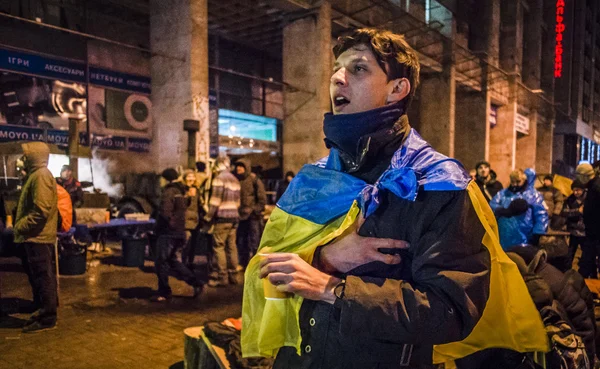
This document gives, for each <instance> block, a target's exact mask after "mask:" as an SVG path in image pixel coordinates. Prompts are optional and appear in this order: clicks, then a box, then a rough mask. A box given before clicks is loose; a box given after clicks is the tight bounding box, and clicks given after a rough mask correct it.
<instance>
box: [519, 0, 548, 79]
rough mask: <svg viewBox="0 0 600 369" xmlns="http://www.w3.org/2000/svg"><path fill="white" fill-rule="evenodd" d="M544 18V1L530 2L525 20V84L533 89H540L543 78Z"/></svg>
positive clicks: (531, 0)
mask: <svg viewBox="0 0 600 369" xmlns="http://www.w3.org/2000/svg"><path fill="white" fill-rule="evenodd" d="M543 16H544V12H543V0H529V12H528V13H527V14H526V15H525V16H524V19H523V23H524V25H523V28H524V33H523V34H524V41H523V42H524V45H523V46H524V47H523V83H525V85H526V86H527V87H529V88H531V89H538V88H540V82H541V78H542V75H541V72H542V71H541V67H540V66H541V63H542V25H543V24H542V23H543Z"/></svg>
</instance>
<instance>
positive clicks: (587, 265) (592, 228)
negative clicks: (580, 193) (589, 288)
mask: <svg viewBox="0 0 600 369" xmlns="http://www.w3.org/2000/svg"><path fill="white" fill-rule="evenodd" d="M576 177H577V180H579V181H580V182H581V183H582V184H583V185H584V186H585V187H586V189H587V194H586V197H585V201H584V203H583V223H584V224H585V238H586V240H585V242H584V244H583V245H582V247H581V251H582V252H581V260H580V261H579V272H580V273H581V275H582V276H583V277H584V278H598V264H597V258H598V256H600V177H598V176H597V175H596V172H595V171H594V168H593V167H592V166H591V165H590V164H589V163H582V164H579V165H578V166H577V169H576Z"/></svg>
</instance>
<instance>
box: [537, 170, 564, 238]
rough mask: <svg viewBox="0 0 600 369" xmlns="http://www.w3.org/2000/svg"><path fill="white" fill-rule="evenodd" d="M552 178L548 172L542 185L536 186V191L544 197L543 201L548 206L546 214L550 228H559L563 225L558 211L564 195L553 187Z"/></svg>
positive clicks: (561, 206)
mask: <svg viewBox="0 0 600 369" xmlns="http://www.w3.org/2000/svg"><path fill="white" fill-rule="evenodd" d="M552 179H553V177H552V175H550V174H548V175H546V176H544V185H543V186H542V187H540V188H538V191H539V192H540V193H541V194H542V196H543V197H544V202H545V203H546V207H547V208H548V216H549V217H550V228H552V229H556V230H560V229H561V228H562V226H563V225H564V222H563V219H562V216H561V215H560V213H561V212H562V209H563V203H564V201H565V197H564V196H563V194H562V193H561V192H560V191H559V190H558V189H557V188H556V187H554V185H553V183H552Z"/></svg>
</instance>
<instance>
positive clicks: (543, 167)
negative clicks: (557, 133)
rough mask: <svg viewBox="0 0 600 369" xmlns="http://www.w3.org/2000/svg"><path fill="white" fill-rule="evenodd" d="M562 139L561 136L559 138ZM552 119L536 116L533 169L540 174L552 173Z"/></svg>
mask: <svg viewBox="0 0 600 369" xmlns="http://www.w3.org/2000/svg"><path fill="white" fill-rule="evenodd" d="M561 137H562V136H561ZM553 139H554V117H552V118H550V119H544V118H543V117H542V116H538V122H537V155H536V160H535V169H536V170H537V171H538V172H540V173H550V172H552V162H553V160H554V159H553V158H552V154H553V153H552V149H553V147H554V142H553Z"/></svg>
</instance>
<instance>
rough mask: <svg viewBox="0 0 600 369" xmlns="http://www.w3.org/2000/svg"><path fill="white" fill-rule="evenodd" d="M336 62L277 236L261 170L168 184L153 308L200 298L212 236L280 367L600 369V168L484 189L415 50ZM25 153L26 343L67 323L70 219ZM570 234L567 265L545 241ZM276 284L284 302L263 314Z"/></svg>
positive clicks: (380, 38) (260, 350)
mask: <svg viewBox="0 0 600 369" xmlns="http://www.w3.org/2000/svg"><path fill="white" fill-rule="evenodd" d="M333 52H334V55H335V64H334V72H333V75H332V77H331V81H330V82H331V83H330V95H331V103H332V110H333V111H332V112H331V113H328V114H326V115H325V117H324V122H323V131H324V132H323V133H324V134H325V144H326V146H327V147H328V148H329V149H330V152H329V155H328V156H327V157H326V158H324V159H322V160H320V161H318V162H317V163H315V164H314V165H306V166H304V167H303V168H302V170H301V171H300V172H299V173H298V175H297V176H295V177H294V175H293V173H288V174H289V175H288V174H286V179H285V180H284V181H283V182H281V185H280V186H279V189H280V191H277V197H278V206H277V207H276V208H275V209H274V210H273V213H272V214H271V217H270V221H269V222H268V223H267V224H266V226H264V224H263V211H264V209H265V204H266V194H265V189H264V184H263V183H262V181H261V180H260V178H258V177H257V176H256V174H254V173H252V170H251V166H250V163H249V162H248V161H247V160H239V161H237V162H235V163H233V165H232V164H231V163H230V160H229V159H228V158H227V157H225V156H220V157H219V158H218V159H217V160H216V162H215V164H214V166H213V167H212V168H210V171H209V172H206V171H205V169H206V167H205V165H204V164H203V163H198V164H197V168H196V170H193V171H192V170H189V171H184V172H182V173H179V172H178V171H177V170H175V169H173V168H169V169H166V170H164V171H163V172H162V178H163V179H164V187H163V191H162V196H161V201H160V207H159V211H158V216H157V224H156V235H157V248H158V252H157V259H156V273H157V276H158V285H159V288H158V292H157V294H156V296H154V297H153V299H152V300H153V301H156V302H164V301H167V300H169V299H170V298H171V289H170V287H169V275H170V274H171V273H173V274H177V275H179V276H180V277H181V279H183V280H184V281H186V282H187V283H188V284H189V285H190V286H191V287H193V290H194V295H195V296H198V295H199V294H200V293H201V292H202V290H203V287H204V281H201V280H199V279H198V277H197V276H196V275H195V274H194V273H193V272H192V271H191V270H190V268H189V266H188V265H186V260H189V258H190V254H191V253H192V254H193V250H194V248H195V246H194V245H195V244H196V240H198V237H202V235H209V236H207V237H206V239H210V245H211V247H210V257H209V265H210V279H209V281H208V284H209V285H210V286H214V287H220V286H227V285H230V284H237V283H239V275H238V274H239V272H240V271H241V270H243V269H245V270H246V273H245V279H244V299H243V301H244V302H243V307H242V310H243V320H242V325H243V328H242V331H241V346H242V352H243V355H244V356H245V357H252V356H270V357H275V361H274V366H273V368H274V369H296V368H297V369H300V368H305V369H309V368H329V369H337V368H340V369H341V368H344V369H346V368H356V369H359V368H361V369H362V368H380V369H385V368H389V369H392V368H397V367H399V366H402V367H413V368H433V367H436V365H443V364H445V365H446V367H448V368H450V367H457V368H460V369H469V368H532V369H533V368H539V367H540V365H543V366H542V367H545V368H580V369H589V368H591V367H593V366H594V363H597V359H596V352H597V351H598V350H597V345H598V343H600V340H597V339H596V335H597V332H598V330H597V328H596V325H595V319H594V306H593V300H592V295H591V293H590V291H589V289H588V288H587V287H586V284H585V282H584V280H583V277H586V278H597V277H598V257H599V256H600V227H598V225H599V224H600V177H599V176H598V174H597V173H596V171H595V170H594V168H593V167H592V165H590V164H587V163H582V164H580V165H579V166H578V167H577V170H576V180H575V181H574V182H573V184H572V186H571V188H572V192H573V193H572V194H571V195H570V196H569V197H568V198H567V199H566V200H565V199H564V195H563V194H562V193H561V192H560V190H559V189H557V188H555V186H554V185H553V177H552V176H547V177H545V178H544V182H543V185H542V186H540V187H539V188H536V174H535V172H534V171H533V170H531V169H525V170H522V169H517V170H514V171H512V172H511V173H510V175H509V178H510V183H509V184H508V186H507V187H506V188H504V186H503V185H502V184H501V183H500V182H499V181H498V180H497V177H496V174H495V173H494V171H493V170H492V168H491V166H490V163H488V162H486V161H482V162H480V163H478V164H477V165H476V168H475V169H474V170H473V171H471V177H469V173H468V171H466V170H465V169H464V167H463V166H462V164H460V163H459V162H458V161H456V160H454V159H451V158H448V157H446V156H444V155H442V154H440V153H438V152H437V151H435V149H434V148H432V147H431V146H430V145H429V144H428V143H427V142H426V141H425V140H424V139H423V138H422V137H421V136H420V135H419V134H418V132H417V131H416V130H414V129H413V128H412V127H411V125H410V122H409V119H408V115H407V114H406V111H407V108H408V106H409V104H410V102H411V100H412V98H413V96H414V94H415V90H416V88H417V86H418V83H419V73H420V64H419V61H418V56H417V53H416V52H415V51H414V50H413V49H412V48H411V47H410V46H409V45H408V43H407V42H406V40H405V39H404V38H403V37H402V36H400V35H396V34H394V33H392V32H389V31H384V30H380V29H359V30H355V31H353V32H352V33H351V34H348V35H345V36H343V37H341V38H340V39H339V40H338V43H337V44H336V46H335V47H334V50H333ZM319 134H320V133H319ZM27 145H30V146H24V149H25V157H26V164H27V165H26V168H27V172H28V178H27V180H26V182H25V185H24V187H23V193H22V195H21V200H20V201H19V207H18V211H17V217H16V223H15V225H14V232H15V242H17V243H21V244H23V246H24V248H25V250H26V251H27V255H28V257H29V258H30V261H31V263H32V265H31V266H30V267H31V269H32V273H31V275H30V278H32V285H34V286H37V287H34V290H35V288H38V287H39V286H42V285H44V286H45V287H44V288H39V293H34V296H39V298H40V300H41V301H40V304H41V306H42V309H40V312H39V313H38V314H37V315H34V316H32V319H31V322H29V323H28V325H27V326H26V328H25V330H39V329H44V328H47V327H51V326H54V324H55V321H56V287H55V285H54V286H53V285H52V284H51V283H50V282H49V281H48V279H49V278H51V273H50V272H49V271H48V270H49V268H50V264H51V262H50V259H49V255H51V243H53V242H54V240H55V238H56V229H57V220H56V218H57V217H58V216H57V211H58V210H57V206H56V196H57V195H56V184H55V183H56V182H55V181H54V180H53V179H52V176H51V174H50V172H49V171H48V170H47V168H45V166H46V164H47V160H48V150H47V147H46V148H43V147H40V146H39V145H43V144H39V143H35V144H27ZM207 173H210V174H209V175H207ZM66 174H67V173H65V175H66ZM61 177H62V175H61ZM292 178H294V179H293V180H292ZM38 193H44V196H42V197H39V196H37V195H36V194H38ZM488 204H489V205H488ZM563 230H566V231H568V232H569V233H570V243H569V249H568V252H567V253H566V255H567V258H568V260H567V263H558V262H557V261H556V260H553V258H552V257H553V255H551V254H550V253H549V252H547V251H546V248H545V247H543V246H544V245H543V242H545V241H543V238H544V237H547V236H548V235H552V234H559V233H560V232H561V231H563ZM261 233H262V241H260V247H261V248H260V249H259V240H261ZM578 247H581V249H582V255H581V258H580V261H579V271H578V272H577V271H575V270H573V269H572V264H573V258H574V255H575V254H576V250H577V248H578ZM257 253H260V255H257ZM257 256H260V257H257ZM54 283H55V282H54ZM266 283H270V284H272V285H273V286H272V287H274V288H275V289H276V290H277V291H278V292H279V293H281V294H282V296H283V297H277V298H265V297H266V295H265V293H264V289H265V288H264V286H265V284H266ZM267 286H268V285H267ZM27 327H29V328H27ZM550 342H551V343H552V344H551V345H550ZM538 353H547V354H546V356H545V359H540V358H539V357H538V355H537V354H538Z"/></svg>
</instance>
